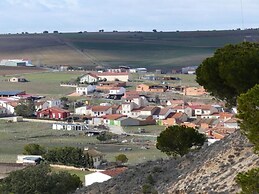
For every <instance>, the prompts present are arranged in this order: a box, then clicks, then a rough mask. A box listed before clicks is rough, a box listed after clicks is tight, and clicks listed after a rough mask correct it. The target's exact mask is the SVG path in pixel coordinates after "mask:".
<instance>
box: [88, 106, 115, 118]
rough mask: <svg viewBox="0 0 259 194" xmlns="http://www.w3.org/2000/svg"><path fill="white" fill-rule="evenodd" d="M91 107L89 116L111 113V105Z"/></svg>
mask: <svg viewBox="0 0 259 194" xmlns="http://www.w3.org/2000/svg"><path fill="white" fill-rule="evenodd" d="M90 109H91V113H90V114H91V116H93V117H102V116H104V115H109V114H112V107H111V106H93V107H91V108H90Z"/></svg>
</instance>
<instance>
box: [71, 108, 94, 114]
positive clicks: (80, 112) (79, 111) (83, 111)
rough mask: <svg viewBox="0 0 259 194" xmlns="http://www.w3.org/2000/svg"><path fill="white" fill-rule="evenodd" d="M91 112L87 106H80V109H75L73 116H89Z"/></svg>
mask: <svg viewBox="0 0 259 194" xmlns="http://www.w3.org/2000/svg"><path fill="white" fill-rule="evenodd" d="M91 112H92V111H91V110H90V109H89V107H87V106H81V107H77V108H75V114H77V115H90V114H91Z"/></svg>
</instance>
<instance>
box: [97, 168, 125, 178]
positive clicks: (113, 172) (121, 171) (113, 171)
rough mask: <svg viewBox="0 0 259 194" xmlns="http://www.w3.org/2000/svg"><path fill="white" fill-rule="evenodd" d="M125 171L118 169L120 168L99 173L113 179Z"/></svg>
mask: <svg viewBox="0 0 259 194" xmlns="http://www.w3.org/2000/svg"><path fill="white" fill-rule="evenodd" d="M127 169H128V168H127V167H120V168H114V169H110V170H105V171H102V172H101V173H103V174H106V175H108V176H111V177H114V176H117V175H119V174H121V173H123V172H124V171H125V170H127Z"/></svg>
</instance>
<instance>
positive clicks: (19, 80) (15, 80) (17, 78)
mask: <svg viewBox="0 0 259 194" xmlns="http://www.w3.org/2000/svg"><path fill="white" fill-rule="evenodd" d="M9 82H27V80H26V79H25V78H23V77H12V78H10V79H9Z"/></svg>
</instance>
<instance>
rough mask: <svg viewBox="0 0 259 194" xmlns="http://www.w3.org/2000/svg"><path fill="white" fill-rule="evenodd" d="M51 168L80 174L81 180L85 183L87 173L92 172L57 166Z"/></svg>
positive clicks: (54, 170)
mask: <svg viewBox="0 0 259 194" xmlns="http://www.w3.org/2000/svg"><path fill="white" fill-rule="evenodd" d="M51 170H52V171H53V172H61V171H65V172H68V173H70V174H75V175H77V176H79V178H80V180H81V181H82V182H83V183H84V182H85V175H87V174H90V173H92V172H90V171H81V170H68V169H64V168H56V167H51Z"/></svg>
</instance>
